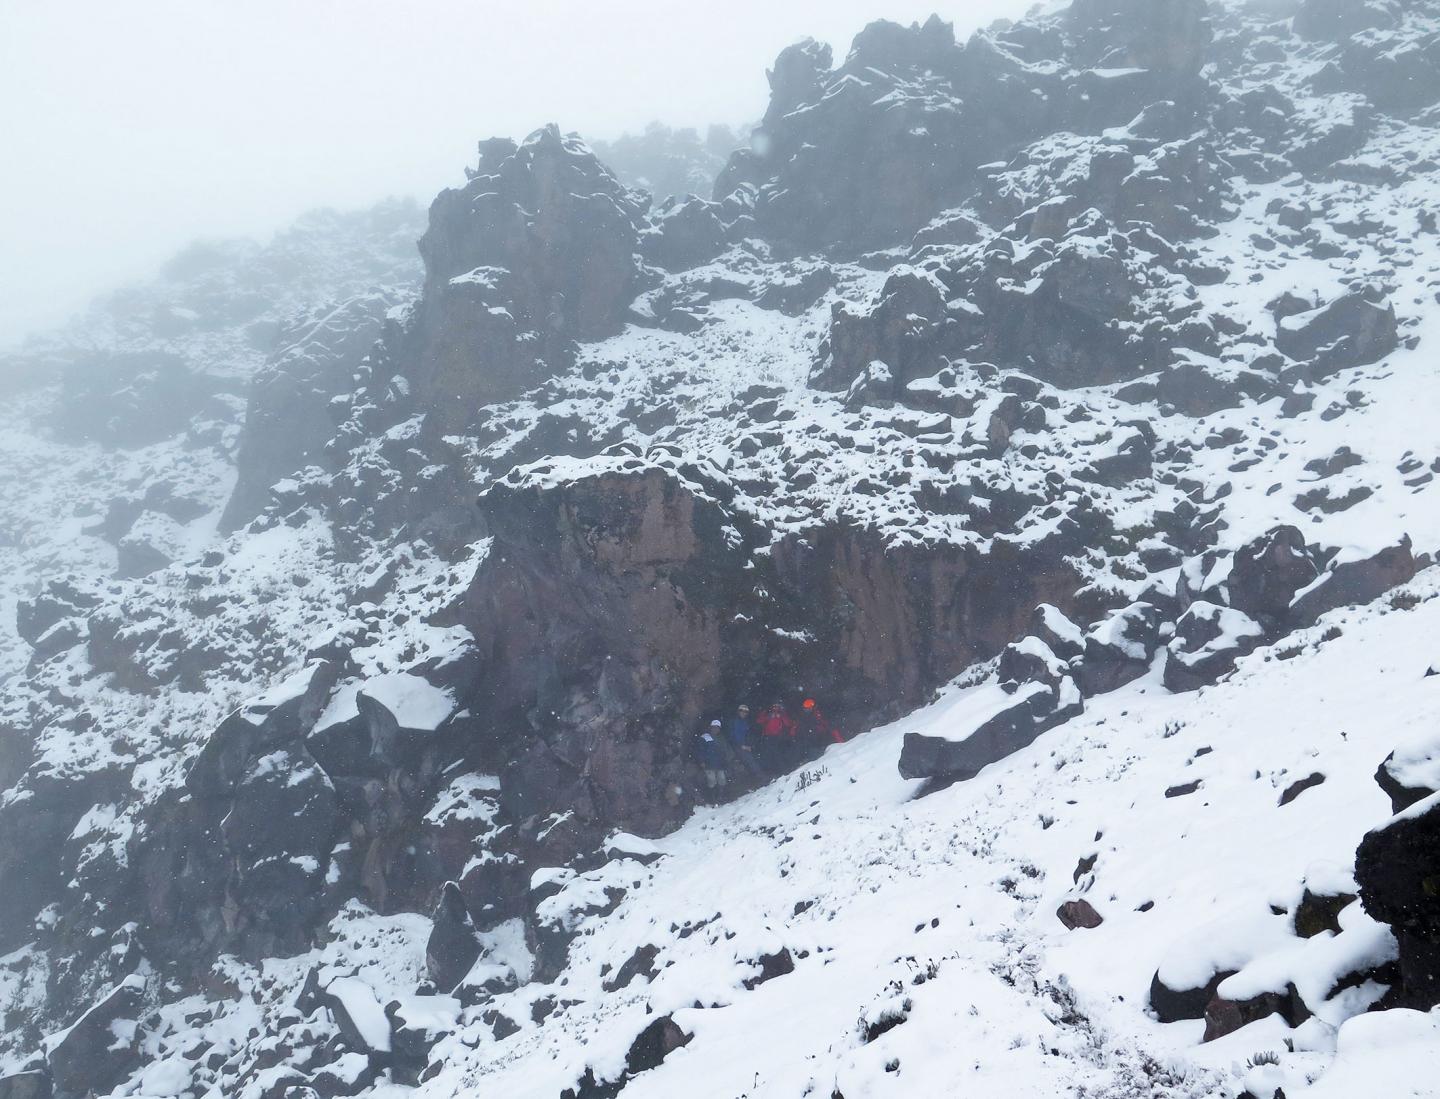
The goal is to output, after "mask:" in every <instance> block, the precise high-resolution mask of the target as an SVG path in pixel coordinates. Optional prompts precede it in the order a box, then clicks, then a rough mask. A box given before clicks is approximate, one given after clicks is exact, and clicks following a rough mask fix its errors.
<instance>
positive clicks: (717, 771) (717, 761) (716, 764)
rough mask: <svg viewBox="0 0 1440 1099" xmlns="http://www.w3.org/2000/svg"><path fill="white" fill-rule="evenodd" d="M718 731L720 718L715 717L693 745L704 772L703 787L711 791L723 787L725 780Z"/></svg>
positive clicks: (722, 754)
mask: <svg viewBox="0 0 1440 1099" xmlns="http://www.w3.org/2000/svg"><path fill="white" fill-rule="evenodd" d="M720 731H721V730H720V719H719V718H716V719H715V720H714V721H712V722H710V725H709V727H708V728H706V729H705V730H703V731H702V732H701V733H700V738H699V741H698V742H697V743H696V746H695V755H696V756H697V757H698V759H699V761H700V769H701V770H702V771H703V772H704V773H705V789H707V790H709V791H710V792H711V793H714V792H716V791H718V790H720V789H723V788H724V786H725V783H726V781H727V778H726V775H725V747H724V745H722V744H721V743H720Z"/></svg>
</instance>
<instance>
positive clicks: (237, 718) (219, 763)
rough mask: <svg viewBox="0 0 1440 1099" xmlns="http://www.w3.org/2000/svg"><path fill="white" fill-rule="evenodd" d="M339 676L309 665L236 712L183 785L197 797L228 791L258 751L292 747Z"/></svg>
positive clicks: (326, 665) (325, 664)
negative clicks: (290, 745)
mask: <svg viewBox="0 0 1440 1099" xmlns="http://www.w3.org/2000/svg"><path fill="white" fill-rule="evenodd" d="M338 677H339V669H338V668H337V667H336V666H335V665H334V664H333V663H331V662H330V661H327V660H318V661H313V662H311V663H309V664H307V665H305V666H304V667H303V668H301V669H300V670H299V671H298V672H295V673H294V674H292V675H290V676H288V677H286V678H285V679H283V680H281V681H280V682H278V683H276V684H274V685H273V686H272V687H270V688H269V689H268V690H266V691H264V692H262V693H261V694H259V695H256V696H255V697H254V698H252V699H251V700H250V701H249V702H247V703H245V704H244V705H242V706H241V707H240V708H239V709H237V710H235V712H234V713H232V714H230V716H229V717H227V718H226V719H225V720H224V721H222V722H221V723H220V724H219V726H217V727H216V729H215V731H214V732H213V733H211V734H210V736H209V738H208V739H207V740H206V741H205V744H204V746H203V747H202V748H201V749H200V753H199V755H197V756H196V757H195V759H194V761H193V762H192V763H191V764H190V767H189V769H188V770H187V771H186V773H185V785H186V787H187V788H188V789H189V790H190V791H191V792H192V793H194V794H196V795H199V796H202V797H203V796H217V795H223V794H228V793H229V792H231V791H233V790H234V789H235V786H236V784H237V783H238V782H239V781H240V779H241V777H242V776H243V775H244V774H245V772H246V770H247V768H249V766H250V764H251V763H252V761H253V760H254V759H255V758H257V757H258V756H259V755H260V754H261V753H263V752H265V751H267V750H269V749H272V748H276V747H279V746H282V745H289V744H293V743H295V742H297V741H299V740H300V738H301V737H303V736H304V735H305V734H306V733H307V732H309V730H310V728H311V727H312V726H313V725H314V724H315V721H316V719H317V718H318V717H319V716H320V712H321V710H323V709H324V707H325V703H326V701H327V700H328V698H329V695H330V691H331V689H332V688H333V687H334V685H335V681H336V679H337V678H338Z"/></svg>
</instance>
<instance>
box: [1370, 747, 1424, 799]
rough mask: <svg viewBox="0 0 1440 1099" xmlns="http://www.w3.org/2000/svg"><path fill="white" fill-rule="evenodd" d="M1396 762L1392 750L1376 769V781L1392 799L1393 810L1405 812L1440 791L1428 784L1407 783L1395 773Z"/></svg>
mask: <svg viewBox="0 0 1440 1099" xmlns="http://www.w3.org/2000/svg"><path fill="white" fill-rule="evenodd" d="M1394 764H1395V753H1394V752H1391V753H1390V754H1389V755H1388V756H1386V757H1385V761H1384V762H1383V763H1381V764H1380V766H1379V767H1378V768H1377V769H1376V771H1375V782H1376V784H1377V785H1378V786H1379V787H1380V789H1382V790H1384V791H1385V796H1386V797H1388V798H1389V799H1390V810H1391V812H1395V813H1403V812H1404V811H1405V810H1406V809H1409V808H1410V806H1412V805H1414V804H1415V803H1416V802H1419V801H1424V800H1425V799H1426V798H1428V797H1429V796H1430V795H1431V794H1436V793H1440V790H1432V789H1430V788H1429V787H1427V786H1419V785H1415V786H1410V785H1407V784H1406V783H1405V782H1404V781H1402V780H1401V779H1400V778H1399V777H1398V776H1397V775H1396V774H1395V771H1394V770H1393V769H1392V768H1393V767H1394ZM1411 781H1412V782H1413V781H1414V780H1413V779H1411Z"/></svg>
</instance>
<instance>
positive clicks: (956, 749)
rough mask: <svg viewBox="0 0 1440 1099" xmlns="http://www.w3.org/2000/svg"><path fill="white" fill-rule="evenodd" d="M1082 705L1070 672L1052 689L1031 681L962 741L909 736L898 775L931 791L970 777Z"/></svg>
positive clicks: (916, 735) (1027, 742)
mask: <svg viewBox="0 0 1440 1099" xmlns="http://www.w3.org/2000/svg"><path fill="white" fill-rule="evenodd" d="M991 689H993V688H991ZM1084 708H1085V704H1084V700H1083V699H1082V698H1081V697H1080V692H1079V691H1078V690H1077V689H1076V687H1075V684H1074V681H1073V680H1071V679H1070V678H1069V677H1068V676H1067V677H1066V678H1064V679H1062V680H1061V681H1060V682H1059V684H1058V685H1056V686H1053V687H1052V686H1047V685H1044V684H1039V683H1036V684H1030V685H1028V686H1027V687H1025V688H1022V689H1021V690H1020V691H1019V692H1017V694H1016V701H1015V702H1013V703H1011V704H1010V705H1008V706H1006V707H1004V708H1003V709H1000V710H999V711H998V712H997V713H995V714H994V715H993V716H991V717H988V718H986V719H985V720H984V721H982V722H981V723H980V724H979V726H978V727H977V728H975V730H974V731H973V732H971V733H970V735H969V736H968V737H965V738H964V739H963V740H949V739H945V738H942V737H932V736H924V735H922V734H920V733H909V734H907V735H906V737H905V744H904V747H903V748H901V751H900V774H901V776H902V777H904V778H911V779H915V778H923V779H928V780H930V782H929V787H928V788H929V789H931V790H933V789H937V788H939V787H942V786H946V785H949V784H951V783H954V782H959V781H962V780H964V779H968V778H974V777H975V776H976V775H978V774H979V773H980V772H981V771H983V770H984V769H985V768H986V767H988V766H989V765H990V764H992V763H995V762H996V761H997V760H1001V759H1004V758H1005V757H1006V756H1010V755H1014V754H1015V753H1016V752H1018V751H1019V750H1020V749H1021V748H1024V747H1025V746H1027V745H1029V744H1031V743H1033V742H1034V740H1035V739H1036V738H1037V737H1038V736H1040V734H1041V733H1043V732H1045V731H1046V730H1048V729H1053V728H1055V726H1057V725H1061V724H1063V723H1064V722H1066V721H1069V720H1070V719H1071V718H1072V717H1074V716H1076V715H1077V714H1079V713H1081V712H1082V711H1083V710H1084ZM957 731H959V730H957Z"/></svg>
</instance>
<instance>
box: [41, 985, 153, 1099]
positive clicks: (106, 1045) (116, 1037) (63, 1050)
mask: <svg viewBox="0 0 1440 1099" xmlns="http://www.w3.org/2000/svg"><path fill="white" fill-rule="evenodd" d="M144 988H145V985H144V981H143V980H142V979H141V978H140V977H138V976H135V977H127V978H126V979H125V980H124V981H122V982H120V984H118V985H116V986H115V987H114V988H112V989H111V990H110V991H109V992H108V993H106V994H105V996H104V997H102V998H101V999H100V1000H99V1001H98V1002H97V1003H96V1004H95V1005H94V1006H93V1007H91V1008H90V1009H89V1010H88V1011H86V1012H85V1013H84V1014H83V1015H81V1016H80V1018H79V1019H77V1020H75V1022H74V1023H73V1024H71V1026H70V1027H69V1029H67V1030H66V1031H64V1032H63V1033H62V1034H60V1035H59V1036H58V1038H57V1039H55V1040H54V1041H53V1044H52V1045H50V1046H49V1048H48V1050H47V1051H46V1056H45V1061H46V1066H47V1068H48V1069H49V1073H50V1079H51V1082H52V1085H53V1088H54V1099H86V1097H88V1096H91V1095H104V1094H107V1093H108V1092H109V1091H111V1090H112V1089H113V1088H115V1087H117V1086H118V1085H119V1084H120V1083H121V1081H123V1080H124V1079H125V1077H126V1076H128V1075H129V1074H130V1073H131V1072H132V1071H133V1070H134V1069H135V1067H136V1066H137V1065H138V1064H139V1063H140V1047H139V1026H140V1024H139V1021H138V1020H139V1017H140V1014H141V1012H142V1011H143V1010H144Z"/></svg>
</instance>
